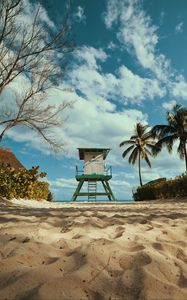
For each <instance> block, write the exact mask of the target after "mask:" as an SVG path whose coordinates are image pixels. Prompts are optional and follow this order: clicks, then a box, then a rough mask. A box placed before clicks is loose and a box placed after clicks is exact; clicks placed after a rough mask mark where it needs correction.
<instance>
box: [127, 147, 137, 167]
mask: <svg viewBox="0 0 187 300" xmlns="http://www.w3.org/2000/svg"><path fill="white" fill-rule="evenodd" d="M138 152H139V149H138V147H136V148H134V150H133V151H132V153H131V155H130V156H129V163H130V164H132V165H134V164H135V162H136V160H137V157H138Z"/></svg>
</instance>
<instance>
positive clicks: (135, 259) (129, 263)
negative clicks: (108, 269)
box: [119, 251, 152, 270]
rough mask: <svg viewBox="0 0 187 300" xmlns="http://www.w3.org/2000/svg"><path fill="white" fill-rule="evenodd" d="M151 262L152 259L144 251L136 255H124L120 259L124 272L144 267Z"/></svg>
mask: <svg viewBox="0 0 187 300" xmlns="http://www.w3.org/2000/svg"><path fill="white" fill-rule="evenodd" d="M151 262H152V259H151V257H150V256H149V255H148V254H147V253H146V252H144V251H141V252H138V253H136V254H124V255H122V256H121V257H120V258H119V265H120V267H121V268H122V269H124V270H127V269H133V268H136V267H143V266H145V265H148V264H150V263H151Z"/></svg>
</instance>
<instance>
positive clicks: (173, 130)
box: [152, 105, 187, 171]
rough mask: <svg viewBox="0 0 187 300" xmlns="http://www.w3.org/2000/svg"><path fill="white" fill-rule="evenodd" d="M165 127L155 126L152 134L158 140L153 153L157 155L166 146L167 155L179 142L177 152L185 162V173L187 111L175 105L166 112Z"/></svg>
mask: <svg viewBox="0 0 187 300" xmlns="http://www.w3.org/2000/svg"><path fill="white" fill-rule="evenodd" d="M167 121H168V124H167V125H156V126H154V127H153V128H152V133H153V135H154V136H155V137H157V138H158V142H157V143H156V147H155V151H156V153H159V152H160V151H161V150H162V148H163V146H166V147H167V149H168V151H169V153H171V152H172V149H173V144H174V142H175V141H177V140H179V146H178V148H177V152H178V154H179V156H180V158H181V159H183V160H185V165H186V171H187V150H186V142H187V109H186V108H185V107H183V106H181V105H175V106H174V107H173V110H172V111H171V112H167Z"/></svg>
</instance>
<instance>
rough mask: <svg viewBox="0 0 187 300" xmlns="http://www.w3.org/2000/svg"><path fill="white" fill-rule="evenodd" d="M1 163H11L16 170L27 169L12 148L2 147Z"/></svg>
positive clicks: (0, 151)
mask: <svg viewBox="0 0 187 300" xmlns="http://www.w3.org/2000/svg"><path fill="white" fill-rule="evenodd" d="M0 165H10V166H11V167H13V168H14V169H15V170H19V169H20V168H22V169H23V168H24V169H25V167H24V166H23V165H22V164H21V163H20V161H19V160H18V159H17V158H16V156H15V155H14V153H13V152H12V151H11V150H10V149H7V148H3V147H0Z"/></svg>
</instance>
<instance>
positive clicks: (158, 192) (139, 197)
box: [133, 174, 187, 201]
mask: <svg viewBox="0 0 187 300" xmlns="http://www.w3.org/2000/svg"><path fill="white" fill-rule="evenodd" d="M133 196H134V200H135V201H143V200H154V199H161V198H163V199H169V198H179V197H186V196H187V174H183V175H181V176H178V177H176V178H175V179H170V180H166V179H165V178H161V179H160V180H155V181H152V182H149V183H147V184H145V185H143V186H142V187H138V188H137V191H136V193H134V195H133Z"/></svg>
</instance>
